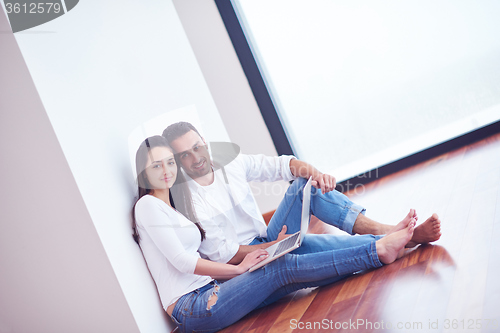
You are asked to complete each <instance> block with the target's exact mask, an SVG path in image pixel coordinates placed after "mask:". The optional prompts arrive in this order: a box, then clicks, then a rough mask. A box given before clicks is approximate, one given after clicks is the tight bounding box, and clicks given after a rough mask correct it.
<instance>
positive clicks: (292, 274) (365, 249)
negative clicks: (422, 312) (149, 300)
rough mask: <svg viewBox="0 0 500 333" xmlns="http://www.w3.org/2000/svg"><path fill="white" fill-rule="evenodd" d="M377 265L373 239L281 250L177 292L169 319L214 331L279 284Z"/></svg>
mask: <svg viewBox="0 0 500 333" xmlns="http://www.w3.org/2000/svg"><path fill="white" fill-rule="evenodd" d="M380 266H382V263H381V262H380V261H379V258H378V255H377V251H376V247H375V239H373V240H370V241H369V242H366V244H363V245H359V246H355V247H349V248H344V249H339V250H331V251H325V252H318V253H310V254H301V255H295V254H286V255H284V256H283V257H281V258H279V259H277V260H275V261H273V262H271V263H269V264H267V265H266V266H264V267H262V268H261V269H258V270H255V271H253V272H251V273H250V272H247V273H245V274H242V275H239V276H237V277H235V278H233V279H231V280H228V281H226V282H224V283H221V284H217V282H216V281H212V282H211V283H209V284H207V285H205V286H204V287H202V288H199V289H196V290H194V291H192V292H190V293H188V294H186V295H184V296H182V297H181V298H179V300H178V301H177V304H176V305H175V308H174V310H173V312H172V319H173V320H174V321H175V322H176V324H177V325H178V327H179V329H180V331H181V332H215V331H218V330H221V329H223V328H225V327H227V326H229V325H231V324H233V323H235V322H236V321H238V320H239V319H240V318H242V317H243V316H245V315H246V314H248V313H249V312H251V311H252V310H254V309H256V308H258V307H259V306H261V305H262V304H263V303H264V301H266V299H268V298H269V297H270V296H271V295H273V294H274V293H275V292H277V291H279V290H281V289H283V288H287V290H288V292H292V291H294V290H299V289H302V288H304V287H305V286H309V287H312V286H315V285H316V286H318V285H323V284H324V282H325V281H330V280H331V281H334V280H335V279H339V278H340V277H343V276H345V275H347V274H351V273H354V272H357V271H360V270H365V269H370V268H375V267H380ZM213 297H215V299H213ZM209 299H211V300H212V303H213V304H212V306H211V307H209V306H208V302H209Z"/></svg>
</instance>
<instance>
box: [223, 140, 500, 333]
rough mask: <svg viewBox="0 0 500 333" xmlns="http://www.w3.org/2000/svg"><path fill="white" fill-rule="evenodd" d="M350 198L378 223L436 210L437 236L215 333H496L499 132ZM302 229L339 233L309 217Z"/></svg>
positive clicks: (499, 321)
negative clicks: (375, 266) (378, 264)
mask: <svg viewBox="0 0 500 333" xmlns="http://www.w3.org/2000/svg"><path fill="white" fill-rule="evenodd" d="M374 176H375V175H374ZM347 194H348V196H349V197H351V199H352V200H353V201H354V202H357V203H359V204H361V205H363V206H364V207H365V208H366V209H367V216H369V217H371V218H373V219H375V220H377V221H379V222H383V223H390V224H395V223H397V222H398V221H399V220H401V219H402V218H403V217H404V216H405V215H406V214H407V213H408V210H409V209H410V208H415V209H417V213H418V216H419V222H423V221H424V220H425V219H426V218H427V217H428V216H430V215H431V214H432V213H434V212H435V213H437V214H438V215H439V216H440V218H441V220H442V231H443V236H442V238H441V239H440V240H439V241H437V242H436V243H434V244H433V245H426V246H420V247H417V248H415V249H412V250H409V251H408V253H407V254H406V255H405V256H404V257H403V258H401V259H399V260H397V261H396V262H395V263H393V264H391V265H387V266H384V267H382V268H379V269H375V270H371V271H368V272H364V273H362V274H358V275H356V276H353V277H351V278H348V279H346V280H344V281H341V282H338V283H335V284H332V285H329V286H326V287H321V288H316V289H307V290H302V291H299V292H297V293H295V294H292V295H289V296H287V297H286V298H284V299H282V300H280V301H279V302H277V303H275V304H273V305H271V306H268V307H266V308H263V309H260V310H256V311H254V312H252V313H250V314H248V315H247V316H246V317H244V318H243V319H242V320H240V321H239V322H237V323H235V324H234V325H232V326H230V327H228V328H226V329H224V330H223V331H221V332H224V333H229V332H231V333H233V332H336V331H341V332H372V331H374V332H500V241H499V240H500V134H498V135H495V136H492V137H490V138H488V139H485V140H483V141H480V142H477V143H474V144H472V145H470V146H467V147H464V148H461V149H458V150H456V151H453V152H450V153H448V154H445V155H442V156H439V157H437V158H434V159H432V160H430V161H426V162H423V163H421V164H419V165H416V166H414V167H411V168H408V169H406V170H403V171H401V172H398V173H396V174H393V175H390V176H388V177H384V178H382V179H379V180H376V181H374V182H372V183H369V184H368V185H365V186H364V187H358V188H356V189H355V190H351V191H350V192H349V193H347ZM309 232H313V233H337V232H338V231H336V229H334V228H332V227H330V226H328V225H326V224H324V223H323V222H320V221H317V219H314V218H313V220H312V222H311V226H310V229H309ZM357 324H359V326H356V325H357ZM300 328H302V329H300ZM336 328H340V329H336Z"/></svg>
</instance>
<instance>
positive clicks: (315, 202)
mask: <svg viewBox="0 0 500 333" xmlns="http://www.w3.org/2000/svg"><path fill="white" fill-rule="evenodd" d="M306 182H307V179H304V178H298V179H296V180H295V181H294V182H293V183H292V184H291V185H290V187H289V188H288V190H287V192H286V194H285V197H284V198H283V200H282V201H281V203H280V205H279V206H278V209H276V212H275V213H274V215H273V217H272V218H271V221H270V222H269V226H268V228H267V238H266V239H262V238H256V239H255V240H254V241H253V242H252V243H251V244H250V245H255V244H259V243H264V242H268V241H273V240H275V239H277V238H278V234H279V232H280V231H281V229H282V227H283V225H286V226H287V234H293V233H296V232H297V231H299V230H300V224H301V216H302V191H303V189H304V186H305V184H306ZM364 212H365V209H364V208H363V207H361V206H359V205H357V204H355V203H353V202H352V201H351V200H349V198H347V197H346V196H345V195H344V194H342V193H340V192H337V191H331V192H328V193H326V194H323V193H322V192H321V190H319V189H316V188H315V187H311V213H312V214H313V215H314V216H316V217H317V218H319V219H320V220H321V221H323V222H326V223H328V224H330V225H332V226H335V227H337V228H339V229H340V230H343V231H346V232H347V233H349V234H351V235H352V233H353V232H352V229H353V226H354V222H355V221H356V218H357V217H358V215H359V214H360V213H362V214H364ZM381 237H382V236H374V235H356V236H349V235H328V234H323V235H315V234H307V235H306V236H305V238H304V242H303V243H302V245H301V246H300V247H299V248H298V249H296V250H294V251H292V252H291V253H293V254H307V253H316V252H323V251H331V250H337V249H346V248H351V247H355V246H360V245H366V244H370V243H372V242H374V241H376V240H378V239H380V238H381ZM351 273H355V271H354V272H350V273H349V274H348V275H344V276H335V277H330V278H328V279H325V280H324V281H315V282H314V283H313V284H310V283H307V282H306V283H300V284H293V285H287V286H285V287H283V288H280V289H279V290H277V291H276V292H275V293H273V295H271V296H270V297H269V298H268V299H266V300H265V301H264V302H263V303H262V304H261V305H260V306H264V305H267V304H271V303H273V302H275V301H277V300H278V299H280V298H282V297H284V296H285V295H287V294H289V293H291V292H293V291H296V290H299V289H302V288H308V287H313V286H323V285H326V284H330V283H333V282H336V281H338V280H341V279H343V278H345V277H347V276H349V275H351Z"/></svg>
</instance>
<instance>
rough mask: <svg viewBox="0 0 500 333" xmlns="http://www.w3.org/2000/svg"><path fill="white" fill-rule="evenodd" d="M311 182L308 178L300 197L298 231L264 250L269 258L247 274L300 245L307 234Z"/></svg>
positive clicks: (310, 178)
mask: <svg viewBox="0 0 500 333" xmlns="http://www.w3.org/2000/svg"><path fill="white" fill-rule="evenodd" d="M311 182H312V177H309V180H308V181H307V183H306V185H305V186H304V190H303V192H302V193H303V197H302V216H301V221H300V231H298V232H296V233H294V234H292V235H290V236H288V237H287V238H285V239H282V240H281V241H279V242H278V243H276V244H274V245H271V246H270V247H268V248H266V251H267V253H269V257H267V258H266V259H264V260H262V261H261V262H259V263H258V264H256V265H254V266H252V267H251V268H250V269H249V272H253V271H255V270H256V269H258V268H261V267H262V266H264V265H266V264H268V263H270V262H271V261H273V260H275V259H278V258H279V257H281V256H283V255H285V254H287V253H288V252H290V251H293V250H295V249H296V248H298V247H299V246H300V245H301V244H302V241H303V240H304V237H305V235H306V233H307V229H308V228H309V219H310V214H309V212H310V203H311Z"/></svg>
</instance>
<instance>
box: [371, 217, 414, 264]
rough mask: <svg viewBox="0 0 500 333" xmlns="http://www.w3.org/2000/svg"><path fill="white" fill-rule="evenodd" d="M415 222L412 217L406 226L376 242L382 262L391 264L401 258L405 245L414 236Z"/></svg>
mask: <svg viewBox="0 0 500 333" xmlns="http://www.w3.org/2000/svg"><path fill="white" fill-rule="evenodd" d="M415 224H416V221H415V219H413V218H412V219H411V220H410V222H409V223H408V226H407V227H406V228H404V229H401V230H399V231H395V232H393V233H391V234H389V235H387V236H385V237H383V238H381V239H379V240H378V241H377V242H375V246H376V248H377V254H378V258H379V259H380V261H381V262H382V263H384V264H390V263H392V262H394V260H396V259H397V258H399V256H400V255H401V253H402V250H404V247H405V245H406V244H408V242H409V241H410V239H411V238H412V236H413V231H414V230H415Z"/></svg>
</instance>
